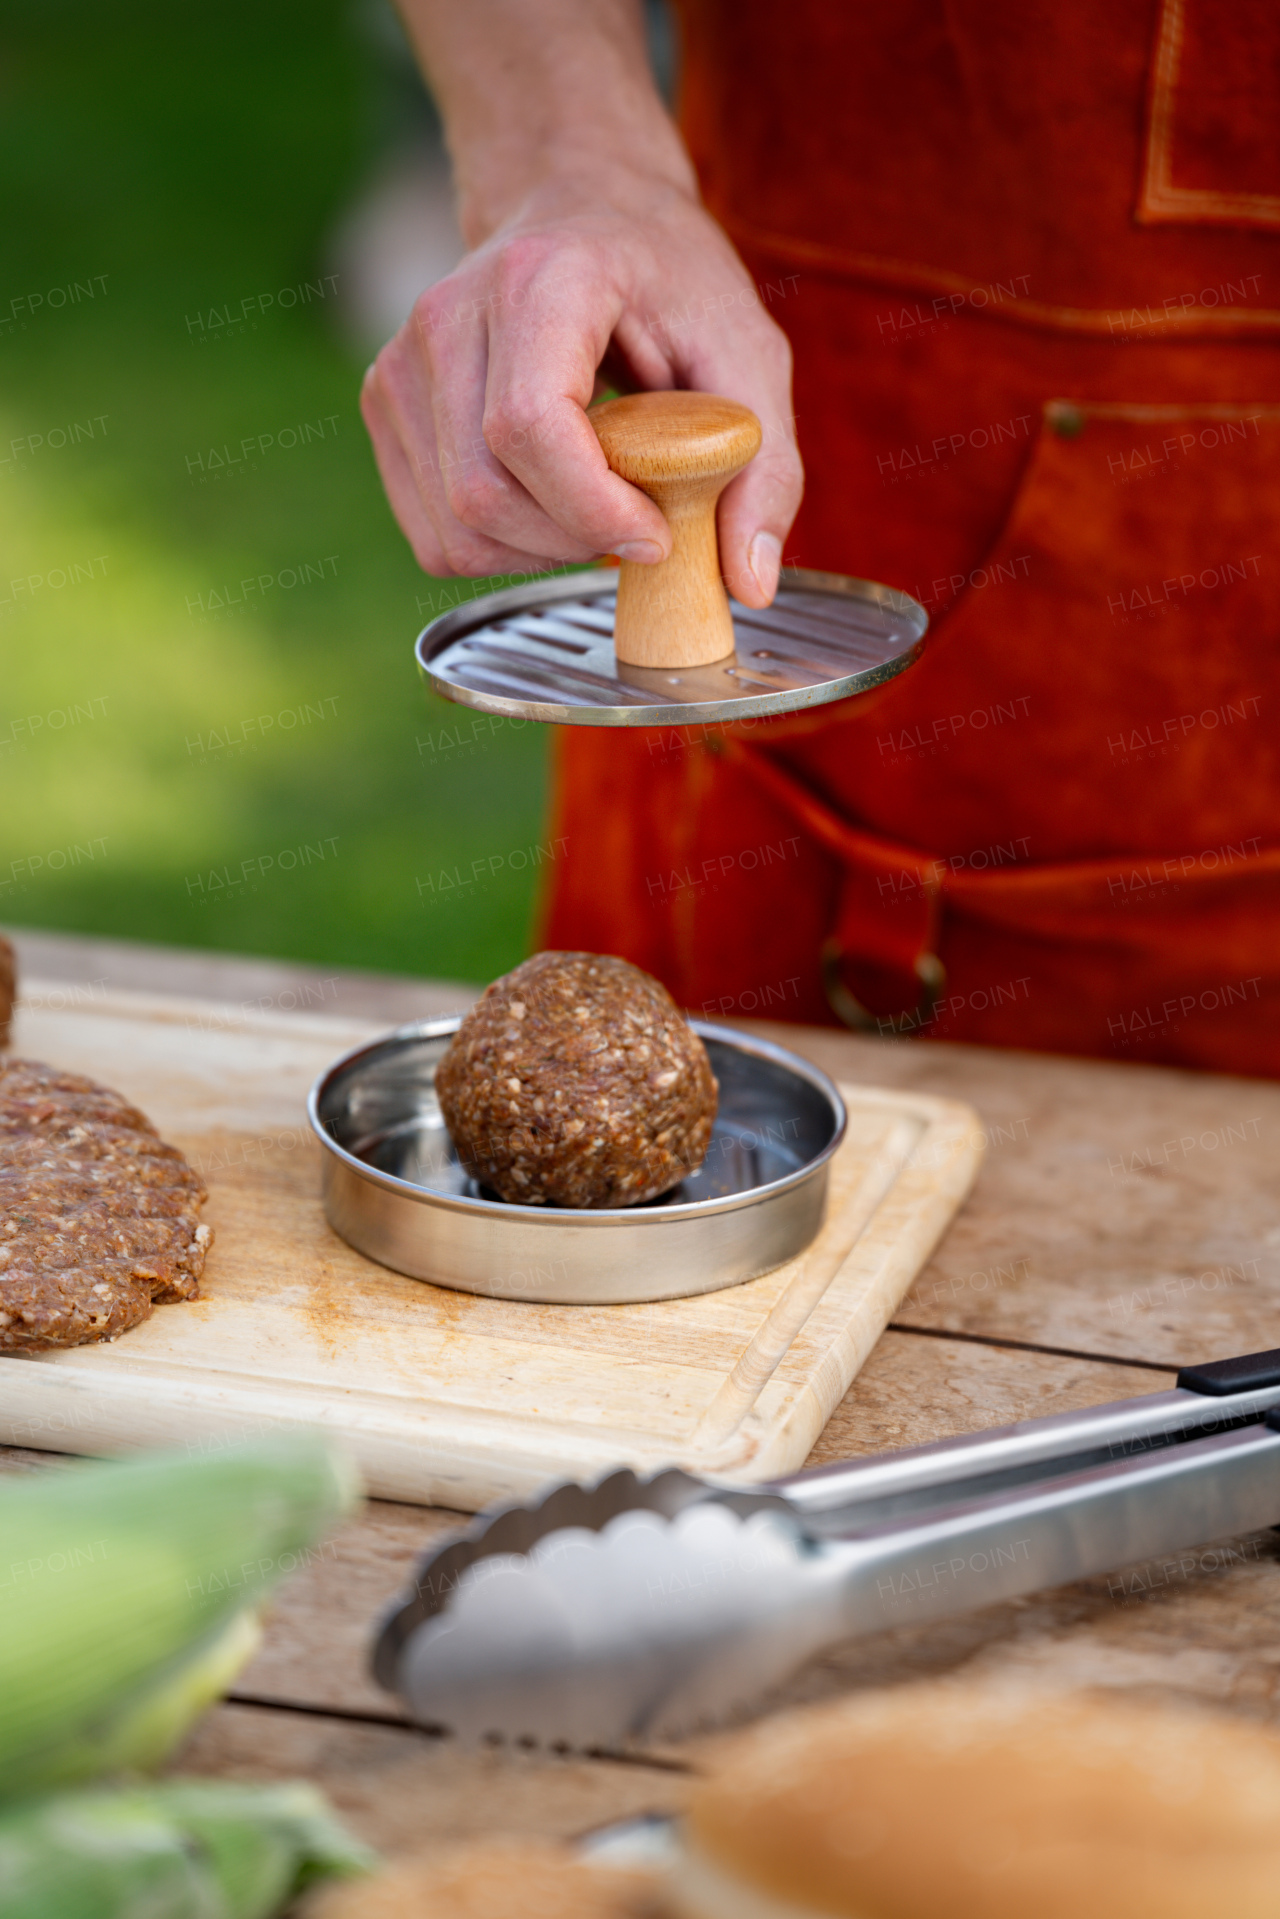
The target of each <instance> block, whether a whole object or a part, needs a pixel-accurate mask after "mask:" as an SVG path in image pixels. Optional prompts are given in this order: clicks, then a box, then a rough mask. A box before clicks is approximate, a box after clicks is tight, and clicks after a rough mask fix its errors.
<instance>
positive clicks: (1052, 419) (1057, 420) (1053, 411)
mask: <svg viewBox="0 0 1280 1919" xmlns="http://www.w3.org/2000/svg"><path fill="white" fill-rule="evenodd" d="M1044 417H1045V420H1046V421H1047V423H1048V424H1049V425H1050V426H1051V427H1052V428H1053V430H1054V432H1055V433H1056V434H1057V435H1058V438H1059V439H1060V440H1078V439H1079V438H1080V435H1081V434H1082V433H1083V432H1084V429H1085V416H1084V412H1083V410H1082V409H1081V408H1080V407H1078V406H1073V404H1072V403H1071V401H1070V400H1050V401H1049V404H1048V405H1047V406H1046V407H1045V410H1044Z"/></svg>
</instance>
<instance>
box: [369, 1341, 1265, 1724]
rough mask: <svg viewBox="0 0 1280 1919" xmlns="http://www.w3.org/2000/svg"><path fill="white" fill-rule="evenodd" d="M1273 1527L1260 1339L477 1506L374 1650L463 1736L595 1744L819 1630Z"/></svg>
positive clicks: (396, 1678) (757, 1691) (959, 1605)
mask: <svg viewBox="0 0 1280 1919" xmlns="http://www.w3.org/2000/svg"><path fill="white" fill-rule="evenodd" d="M1277 1522H1280V1350H1277V1351H1274V1352H1266V1353H1252V1354H1248V1355H1246V1356H1245V1357H1243V1358H1240V1359H1224V1360H1218V1361H1215V1362H1213V1363H1212V1364H1210V1365H1206V1366H1192V1367H1186V1368H1184V1369H1183V1370H1182V1371H1181V1372H1180V1373H1179V1374H1178V1380H1177V1387H1176V1389H1175V1390H1174V1391H1172V1392H1166V1393H1156V1394H1153V1395H1152V1396H1151V1397H1149V1398H1142V1399H1121V1400H1114V1401H1112V1402H1111V1403H1110V1404H1108V1405H1104V1406H1093V1407H1090V1408H1088V1409H1087V1410H1086V1411H1084V1412H1078V1413H1065V1414H1059V1415H1056V1416H1054V1417H1052V1418H1048V1419H1031V1420H1024V1421H1021V1422H1020V1423H1019V1424H1017V1425H1013V1426H997V1427H994V1428H993V1429H991V1430H990V1431H988V1432H983V1433H975V1434H973V1435H972V1436H971V1437H968V1438H964V1439H954V1440H945V1441H942V1442H941V1443H939V1444H935V1445H930V1446H915V1447H911V1448H910V1449H908V1450H907V1451H905V1452H896V1453H883V1454H880V1455H877V1456H874V1457H870V1458H865V1459H855V1460H848V1461H845V1462H842V1463H841V1464H839V1465H833V1466H820V1467H818V1468H816V1469H815V1470H812V1471H809V1472H803V1473H797V1474H795V1475H793V1476H791V1477H789V1478H786V1479H778V1480H774V1481H772V1482H770V1483H768V1484H766V1485H761V1486H754V1487H745V1488H738V1487H732V1486H725V1485H716V1484H713V1483H711V1482H710V1481H707V1480H702V1479H697V1478H695V1477H693V1476H692V1475H691V1474H688V1473H685V1472H681V1471H678V1470H672V1471H667V1472H661V1473H658V1474H656V1475H654V1476H653V1477H651V1478H646V1479H641V1478H637V1477H636V1475H635V1474H634V1473H633V1472H631V1471H629V1470H626V1471H621V1472H615V1473H611V1474H610V1475H609V1476H608V1477H607V1478H605V1479H602V1480H601V1481H600V1482H599V1484H597V1485H595V1486H578V1485H572V1484H565V1485H557V1486H555V1487H554V1488H552V1489H551V1490H549V1491H548V1492H547V1493H546V1494H545V1495H544V1496H543V1497H542V1498H541V1499H540V1500H538V1501H537V1502H536V1503H535V1504H532V1505H507V1506H502V1507H498V1508H490V1509H489V1511H488V1512H487V1513H482V1514H480V1515H479V1517H478V1518H477V1519H476V1520H475V1521H474V1523H473V1524H472V1525H471V1526H469V1527H468V1528H467V1529H466V1531H464V1532H461V1533H458V1534H456V1535H454V1536H453V1537H452V1538H451V1539H449V1540H448V1541H446V1542H445V1543H444V1544H443V1545H440V1546H438V1547H436V1548H435V1549H434V1550H433V1551H432V1552H430V1553H428V1554H427V1555H426V1556H425V1557H424V1558H423V1559H422V1561H421V1562H420V1563H419V1565H418V1568H417V1574H416V1578H415V1581H414V1584H413V1586H412V1588H411V1589H410V1591H409V1593H408V1594H407V1595H406V1597H405V1598H403V1599H402V1600H401V1601H400V1602H399V1603H398V1604H397V1605H396V1606H395V1607H394V1609H393V1610H392V1611H391V1612H390V1613H389V1614H388V1616H387V1617H386V1619H385V1620H384V1622H383V1624H382V1627H381V1631H380V1633H379V1636H378V1640H377V1644H376V1648H375V1651H374V1658H373V1669H374V1673H375V1676H376V1677H377V1679H378V1681H379V1682H380V1683H381V1684H382V1685H383V1686H384V1687H386V1688H387V1689H388V1690H389V1691H394V1692H398V1693H399V1694H400V1695H401V1696H402V1697H403V1699H404V1700H405V1702H406V1703H407V1705H408V1706H409V1709H410V1711H411V1712H412V1714H413V1716H414V1718H415V1719H416V1720H418V1721H419V1722H421V1723H423V1724H426V1725H432V1726H440V1727H444V1728H447V1729H449V1730H451V1731H453V1732H455V1733H457V1734H459V1735H460V1736H461V1737H463V1738H464V1739H468V1740H476V1739H486V1738H493V1737H499V1738H506V1739H509V1740H513V1741H516V1742H518V1743H534V1744H546V1745H550V1746H553V1747H558V1748H562V1749H564V1748H568V1749H573V1748H578V1749H583V1750H589V1751H590V1750H595V1751H599V1750H606V1751H608V1750H618V1749H623V1748H626V1747H627V1746H630V1745H634V1744H635V1743H637V1742H639V1741H654V1740H664V1739H671V1738H678V1737H680V1736H681V1735H682V1734H685V1733H688V1732H692V1731H694V1730H698V1729H701V1728H704V1727H707V1726H711V1725H714V1724H716V1723H718V1722H719V1721H722V1720H724V1719H725V1718H726V1717H729V1716H731V1715H735V1714H737V1713H739V1712H741V1711H743V1710H745V1709H746V1708H748V1707H750V1706H752V1705H754V1704H756V1703H758V1701H759V1700H760V1699H761V1698H762V1697H764V1696H765V1695H767V1694H768V1693H769V1692H770V1691H771V1690H772V1689H774V1688H775V1687H776V1686H778V1685H779V1684H780V1683H781V1682H782V1681H783V1680H785V1679H786V1678H787V1677H788V1676H789V1675H790V1674H791V1673H792V1672H793V1671H794V1670H795V1668H796V1667H798V1666H799V1665H801V1664H802V1663H803V1661H804V1660H806V1659H808V1658H810V1657H812V1656H813V1655H814V1654H815V1653H818V1652H820V1651H822V1650H823V1649H824V1648H826V1647H829V1646H832V1645H835V1644H836V1643H838V1642H839V1641H841V1640H845V1639H850V1638H854V1637H857V1636H859V1635H861V1634H864V1633H873V1632H878V1631H883V1630H885V1629H886V1628H888V1627H891V1626H898V1625H903V1624H907V1623H912V1622H916V1621H928V1620H934V1619H943V1618H946V1617H948V1616H949V1615H954V1614H957V1613H964V1612H970V1611H973V1610H976V1609H977V1608H979V1607H981V1606H989V1605H992V1604H994V1603H996V1602H997V1601H1001V1600H1007V1599H1011V1598H1014V1597H1015V1596H1017V1595H1018V1594H1021V1593H1030V1592H1037V1591H1039V1590H1041V1589H1043V1588H1045V1587H1049V1586H1056V1585H1061V1584H1064V1583H1066V1582H1068V1581H1070V1580H1075V1579H1082V1578H1085V1577H1087V1576H1089V1575H1091V1574H1095V1573H1102V1572H1110V1571H1115V1570H1118V1569H1119V1568H1121V1567H1125V1566H1132V1565H1136V1564H1138V1563H1139V1562H1140V1561H1143V1560H1146V1559H1149V1558H1154V1557H1156V1556H1158V1555H1161V1554H1166V1553H1170V1552H1176V1551H1178V1550H1180V1549H1181V1548H1183V1547H1188V1546H1193V1545H1203V1544H1206V1543H1208V1542H1209V1541H1211V1540H1218V1539H1226V1538H1228V1537H1230V1536H1231V1535H1233V1534H1238V1533H1242V1532H1248V1531H1251V1530H1253V1529H1256V1528H1258V1527H1265V1526H1271V1525H1273V1524H1276V1523H1277Z"/></svg>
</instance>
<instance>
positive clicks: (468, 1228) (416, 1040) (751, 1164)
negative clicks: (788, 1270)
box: [307, 1016, 845, 1306]
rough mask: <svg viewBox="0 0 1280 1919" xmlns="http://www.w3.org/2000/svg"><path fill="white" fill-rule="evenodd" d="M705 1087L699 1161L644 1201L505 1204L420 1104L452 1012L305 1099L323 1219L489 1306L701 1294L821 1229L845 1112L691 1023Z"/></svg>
mask: <svg viewBox="0 0 1280 1919" xmlns="http://www.w3.org/2000/svg"><path fill="white" fill-rule="evenodd" d="M689 1023H690V1025H691V1027H692V1028H693V1031H694V1032H695V1033H697V1034H698V1035H699V1037H700V1038H701V1039H702V1041H703V1042H704V1044H705V1045H706V1049H707V1053H708V1055H709V1056H710V1060H711V1070H712V1072H713V1073H714V1074H715V1077H716V1081H717V1083H718V1086H719V1107H718V1111H717V1113H716V1122H715V1129H714V1131H713V1133H712V1136H711V1144H710V1146H709V1147H708V1149H707V1154H706V1157H705V1159H704V1160H703V1161H702V1164H701V1165H700V1166H699V1167H698V1168H697V1170H696V1171H695V1172H693V1173H691V1174H689V1176H688V1177H687V1178H686V1179H684V1180H683V1181H682V1182H681V1184H680V1185H679V1186H677V1187H675V1188H674V1190H673V1191H671V1192H670V1193H666V1194H663V1195H662V1196H661V1197H660V1198H658V1199H655V1200H650V1201H649V1202H648V1203H647V1204H646V1205H642V1206H625V1207H612V1208H603V1207H602V1208H599V1209H594V1208H593V1209H591V1210H587V1209H579V1208H575V1207H563V1206H517V1205H511V1204H509V1203H508V1202H507V1201H505V1200H501V1199H499V1198H498V1197H497V1196H496V1195H495V1194H492V1193H490V1192H489V1191H488V1190H487V1189H486V1188H484V1187H481V1186H479V1185H477V1183H476V1182H475V1180H474V1179H472V1178H471V1176H470V1174H468V1173H467V1172H466V1170H465V1169H464V1167H463V1166H462V1165H461V1164H460V1162H459V1160H458V1156H457V1153H456V1151H455V1150H454V1146H453V1142H452V1140H451V1139H450V1137H449V1133H448V1129H447V1128H446V1126H445V1123H444V1116H443V1114H442V1113H441V1111H440V1103H439V1101H438V1100H437V1098H436V1093H435V1070H436V1067H437V1065H438V1064H439V1062H440V1060H441V1059H442V1058H443V1056H444V1054H445V1052H446V1050H447V1048H448V1046H449V1043H450V1041H451V1040H452V1038H453V1036H454V1034H455V1033H456V1032H457V1030H458V1027H459V1026H460V1025H461V1019H460V1018H459V1017H457V1016H454V1017H451V1018H447V1019H433V1020H422V1021H420V1022H418V1023H417V1024H416V1025H411V1026H402V1027H400V1028H399V1029H398V1031H396V1032H394V1033H389V1034H388V1035H387V1036H386V1037H385V1038H383V1039H378V1040H374V1041H373V1042H372V1043H370V1044H367V1045H364V1046H358V1047H356V1048H355V1050H354V1051H353V1052H350V1053H346V1054H344V1055H343V1057H342V1058H341V1059H339V1060H336V1061H335V1062H334V1064H333V1065H332V1066H331V1067H330V1068H329V1069H328V1071H327V1072H325V1073H324V1074H323V1075H322V1076H321V1077H320V1079H318V1080H317V1082H316V1084H315V1085H314V1086H313V1087H312V1089H311V1095H310V1098H309V1100H308V1102H307V1113H308V1117H309V1118H310V1121H311V1124H312V1127H313V1128H314V1130H315V1133H316V1137H317V1138H318V1139H319V1141H320V1145H321V1147H322V1148H323V1152H322V1165H323V1182H324V1209H325V1216H326V1218H327V1219H328V1221H329V1224H330V1225H331V1226H332V1227H333V1229H334V1231H335V1232H337V1233H340V1234H341V1236H342V1238H343V1239H345V1240H346V1241H347V1242H348V1243H349V1244H350V1245H352V1246H354V1247H355V1248H356V1249H357V1251H359V1252H362V1253H366V1254H368V1256H369V1258H370V1259H376V1260H378V1261H379V1263H380V1264H381V1265H383V1266H390V1267H393V1268H394V1269H395V1271H396V1272H399V1273H407V1274H409V1275H410V1277H411V1278H414V1279H429V1280H433V1281H434V1282H435V1283H436V1284H437V1285H440V1286H451V1287H455V1288H457V1289H458V1290H460V1291H462V1292H468V1293H487V1294H489V1295H490V1296H491V1297H493V1298H498V1299H524V1300H542V1301H548V1302H551V1303H554V1304H557V1305H596V1306H598V1305H616V1304H619V1303H621V1302H624V1301H637V1300H647V1299H676V1298H680V1297H682V1296H684V1295H686V1294H689V1293H709V1292H714V1291H716V1290H717V1289H718V1288H720V1287H722V1286H735V1285H737V1284H738V1283H739V1282H740V1281H742V1280H745V1279H756V1278H758V1277H759V1276H760V1274H762V1273H767V1272H769V1271H771V1270H772V1269H773V1268H774V1267H775V1266H781V1265H782V1264H783V1263H784V1261H786V1260H788V1259H793V1258H794V1257H795V1255H796V1254H797V1253H800V1252H802V1251H803V1250H804V1248H805V1247H806V1246H807V1245H808V1244H809V1242H810V1240H812V1239H813V1237H814V1236H815V1234H816V1233H817V1231H818V1228H819V1227H820V1226H821V1224H822V1217H823V1212H824V1209H825V1206H826V1196H827V1174H828V1169H829V1167H830V1164H831V1160H832V1158H833V1156H834V1154H835V1151H836V1148H837V1147H838V1146H839V1144H840V1141H841V1140H842V1139H843V1137H844V1130H845V1109H844V1102H843V1101H842V1099H841V1098H840V1095H839V1093H838V1092H837V1091H836V1088H835V1086H834V1085H833V1084H832V1082H831V1081H830V1080H829V1079H828V1078H827V1076H826V1074H825V1073H823V1072H820V1071H819V1069H818V1068H817V1067H816V1066H811V1065H810V1064H809V1062H808V1061H807V1060H803V1059H801V1058H799V1056H798V1055H797V1054H795V1053H790V1052H788V1051H787V1050H786V1048H785V1047H782V1046H775V1045H772V1044H771V1043H770V1042H769V1041H768V1040H763V1039H755V1038H753V1037H751V1036H750V1035H748V1034H746V1033H739V1032H735V1031H734V1030H733V1029H732V1028H731V1027H728V1026H719V1025H713V1024H711V1023H709V1022H707V1021H704V1020H691V1021H690V1022H689Z"/></svg>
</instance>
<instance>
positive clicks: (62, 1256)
mask: <svg viewBox="0 0 1280 1919" xmlns="http://www.w3.org/2000/svg"><path fill="white" fill-rule="evenodd" d="M206 1197H207V1194H206V1191H205V1185H204V1181H203V1180H202V1179H201V1178H200V1176H199V1174H198V1173H196V1172H195V1171H193V1169H192V1168H191V1167H190V1166H189V1165H188V1164H187V1162H186V1160H185V1159H184V1158H183V1157H182V1154H181V1153H180V1152H179V1151H178V1149H177V1147H176V1146H167V1145H166V1144H165V1142H164V1141H163V1140H162V1139H160V1138H159V1136H158V1135H157V1133H156V1130H155V1128H154V1126H152V1124H151V1122H150V1120H149V1119H147V1118H146V1116H145V1114H143V1113H140V1112H139V1111H138V1109H137V1107H136V1106H130V1104H129V1103H128V1101H127V1100H125V1099H122V1098H121V1096H120V1094H119V1093H114V1092H112V1091H111V1089H110V1087H107V1086H98V1085H95V1083H94V1081H93V1080H90V1079H82V1078H81V1077H80V1075H79V1074H78V1073H62V1072H59V1071H58V1070H57V1068H56V1067H52V1066H42V1065H41V1064H40V1063H39V1062H38V1061H36V1060H26V1059H0V1352H40V1351H43V1350H45V1349H47V1348H49V1347H51V1346H80V1345H83V1344H85V1342H86V1341H89V1340H95V1339H113V1338H114V1337H115V1335H116V1334H117V1333H123V1332H126V1331H127V1330H128V1328H129V1327H130V1326H136V1325H137V1323H138V1321H139V1320H141V1319H146V1317H147V1315H148V1314H149V1313H150V1311H151V1307H152V1304H153V1302H154V1301H155V1300H163V1301H169V1300H178V1299H194V1298H195V1297H196V1295H197V1293H198V1291H199V1279H200V1273H201V1270H202V1268H203V1266H204V1256H205V1251H206V1249H207V1247H208V1245H209V1242H210V1240H211V1238H212V1237H213V1233H212V1229H211V1228H210V1227H208V1226H202V1225H201V1224H200V1218H199V1213H200V1207H201V1206H202V1204H203V1203H204V1200H205V1199H206Z"/></svg>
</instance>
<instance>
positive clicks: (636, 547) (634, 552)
mask: <svg viewBox="0 0 1280 1919" xmlns="http://www.w3.org/2000/svg"><path fill="white" fill-rule="evenodd" d="M613 550H614V552H615V553H616V554H617V556H618V558H619V559H620V560H636V561H638V562H639V564H640V565H641V566H656V565H657V563H658V561H659V560H660V559H661V558H662V548H661V547H660V546H658V545H657V544H656V542H655V541H653V540H626V541H624V542H623V544H622V545H621V546H615V547H614V549H613Z"/></svg>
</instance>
